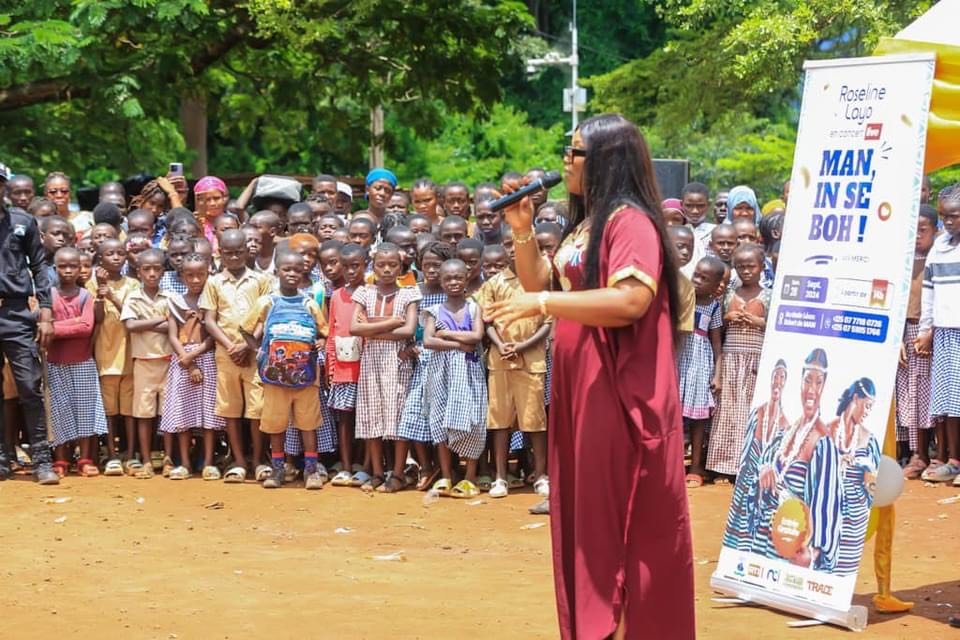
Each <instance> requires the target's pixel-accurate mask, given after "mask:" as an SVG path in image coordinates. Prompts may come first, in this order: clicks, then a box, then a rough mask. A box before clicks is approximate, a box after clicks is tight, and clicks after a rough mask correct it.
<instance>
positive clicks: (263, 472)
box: [244, 464, 286, 482]
mask: <svg viewBox="0 0 960 640" xmlns="http://www.w3.org/2000/svg"><path fill="white" fill-rule="evenodd" d="M272 473H273V470H272V469H271V468H270V465H268V464H258V465H257V468H256V469H254V471H253V477H254V478H256V480H257V482H263V481H264V480H266V479H267V478H269V477H270V475H271V474H272ZM284 476H286V474H284ZM244 477H246V476H244Z"/></svg>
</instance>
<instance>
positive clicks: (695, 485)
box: [684, 473, 703, 489]
mask: <svg viewBox="0 0 960 640" xmlns="http://www.w3.org/2000/svg"><path fill="white" fill-rule="evenodd" d="M684 480H685V481H686V483H687V489H699V488H700V487H702V486H703V476H701V475H700V474H699V473H688V474H687V477H686V478H684Z"/></svg>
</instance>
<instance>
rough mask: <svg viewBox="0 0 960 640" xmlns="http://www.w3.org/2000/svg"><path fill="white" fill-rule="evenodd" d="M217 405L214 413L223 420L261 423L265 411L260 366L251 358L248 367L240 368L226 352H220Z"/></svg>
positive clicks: (218, 356) (218, 355)
mask: <svg viewBox="0 0 960 640" xmlns="http://www.w3.org/2000/svg"><path fill="white" fill-rule="evenodd" d="M214 359H215V360H216V362H217V405H216V407H215V408H214V410H213V413H214V414H215V415H217V416H220V417H221V418H247V419H249V420H259V419H260V414H261V413H262V411H263V385H262V384H261V383H260V376H259V374H257V363H256V361H255V360H254V358H252V357H251V358H250V363H249V364H247V366H245V367H238V366H237V365H235V364H234V363H233V360H231V359H230V357H229V356H227V354H226V352H221V350H220V349H218V350H217V352H216V355H215V356H214Z"/></svg>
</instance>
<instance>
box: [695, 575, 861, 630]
mask: <svg viewBox="0 0 960 640" xmlns="http://www.w3.org/2000/svg"><path fill="white" fill-rule="evenodd" d="M710 586H711V587H712V588H713V589H714V590H716V591H719V592H720V593H723V594H725V595H729V596H733V597H735V598H739V599H741V600H743V601H745V602H749V603H752V604H760V605H764V606H768V607H773V608H774V609H779V610H780V611H786V612H787V613H793V614H796V615H798V616H803V617H805V618H809V619H811V620H818V621H819V622H825V623H827V624H833V625H837V626H839V627H846V628H847V629H850V630H851V631H863V630H864V629H866V628H867V608H866V607H864V606H862V605H859V604H854V605H851V606H850V609H849V610H847V611H837V610H834V609H828V608H826V607H823V606H818V605H816V604H814V603H812V602H803V601H802V600H797V599H796V598H790V597H787V596H781V595H778V594H777V593H775V592H773V591H770V590H768V589H763V588H761V587H752V586H750V585H749V584H744V583H743V582H739V581H737V580H731V579H729V578H724V577H723V576H718V575H716V574H714V575H712V576H711V577H710Z"/></svg>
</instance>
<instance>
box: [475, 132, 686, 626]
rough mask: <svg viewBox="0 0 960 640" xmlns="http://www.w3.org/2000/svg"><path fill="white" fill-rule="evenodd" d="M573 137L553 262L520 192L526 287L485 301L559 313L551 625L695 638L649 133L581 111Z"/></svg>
mask: <svg viewBox="0 0 960 640" xmlns="http://www.w3.org/2000/svg"><path fill="white" fill-rule="evenodd" d="M572 144H573V146H572V147H569V148H568V149H567V150H566V153H565V155H564V173H565V177H566V184H567V190H568V191H569V193H570V211H571V214H572V216H571V217H572V220H571V223H570V229H568V235H567V237H566V239H565V240H564V242H563V245H562V246H561V248H560V249H559V251H558V252H557V254H556V257H555V259H554V264H553V265H550V264H549V263H548V262H546V261H545V259H543V258H541V256H540V254H539V252H538V251H537V244H536V240H535V239H534V235H533V230H532V229H531V222H532V218H533V209H532V206H531V205H530V203H529V201H528V200H526V199H525V200H523V201H521V202H520V203H518V204H517V205H514V206H513V207H511V208H509V209H508V210H507V211H506V218H507V221H508V222H509V223H510V225H511V227H513V239H514V245H515V247H516V272H517V275H518V276H519V278H520V281H521V282H522V283H523V286H524V288H525V289H526V291H527V292H528V293H525V294H523V295H522V296H517V297H515V298H513V299H511V300H509V301H504V302H501V303H495V304H494V305H492V306H491V307H490V308H489V309H487V310H486V311H487V316H488V320H490V321H493V322H497V323H501V324H508V323H510V322H512V321H514V320H516V319H518V318H522V317H527V316H531V315H535V314H537V313H541V312H542V313H544V314H549V315H551V316H553V317H554V318H555V319H556V337H555V340H554V356H553V358H554V360H553V362H554V364H553V367H554V368H553V376H554V378H553V400H552V402H551V407H550V428H549V431H548V434H549V457H548V461H549V469H550V480H551V492H550V513H551V516H552V517H551V532H552V537H553V568H554V581H555V586H556V596H557V612H558V615H559V620H560V631H561V635H562V637H563V638H590V639H592V638H605V637H608V636H610V635H613V637H615V638H641V637H644V638H658V639H663V638H671V639H672V638H693V637H694V635H695V631H694V607H693V561H692V555H691V553H692V550H691V543H690V523H689V516H688V513H687V496H686V490H685V486H684V472H683V430H682V428H681V424H682V423H681V415H680V406H679V394H678V391H677V374H676V364H675V360H674V346H673V339H674V327H676V315H677V310H678V304H677V273H676V266H675V264H674V259H673V253H672V249H671V248H670V243H669V240H668V237H667V234H666V231H665V227H664V224H663V220H662V216H661V211H660V205H659V203H660V195H659V194H658V192H657V187H656V183H655V182H654V173H653V166H652V162H651V160H650V154H649V151H648V150H647V145H646V142H645V141H644V139H643V136H642V135H641V134H640V132H639V130H638V129H637V127H636V126H635V125H634V124H633V123H631V122H630V121H628V120H626V119H625V118H623V117H622V116H619V115H602V116H597V117H594V118H591V119H589V120H586V121H584V122H583V123H582V124H581V125H580V127H579V129H578V130H577V131H576V132H575V133H574V134H573V140H572ZM519 186H520V184H519V183H516V182H515V183H514V184H513V185H511V188H508V189H507V190H508V191H512V190H515V189H516V188H518V187H519ZM551 274H552V276H553V277H551ZM551 281H553V282H555V283H556V284H559V285H560V287H562V289H563V291H562V292H560V291H551ZM553 288H556V287H553ZM538 292H539V293H538Z"/></svg>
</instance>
